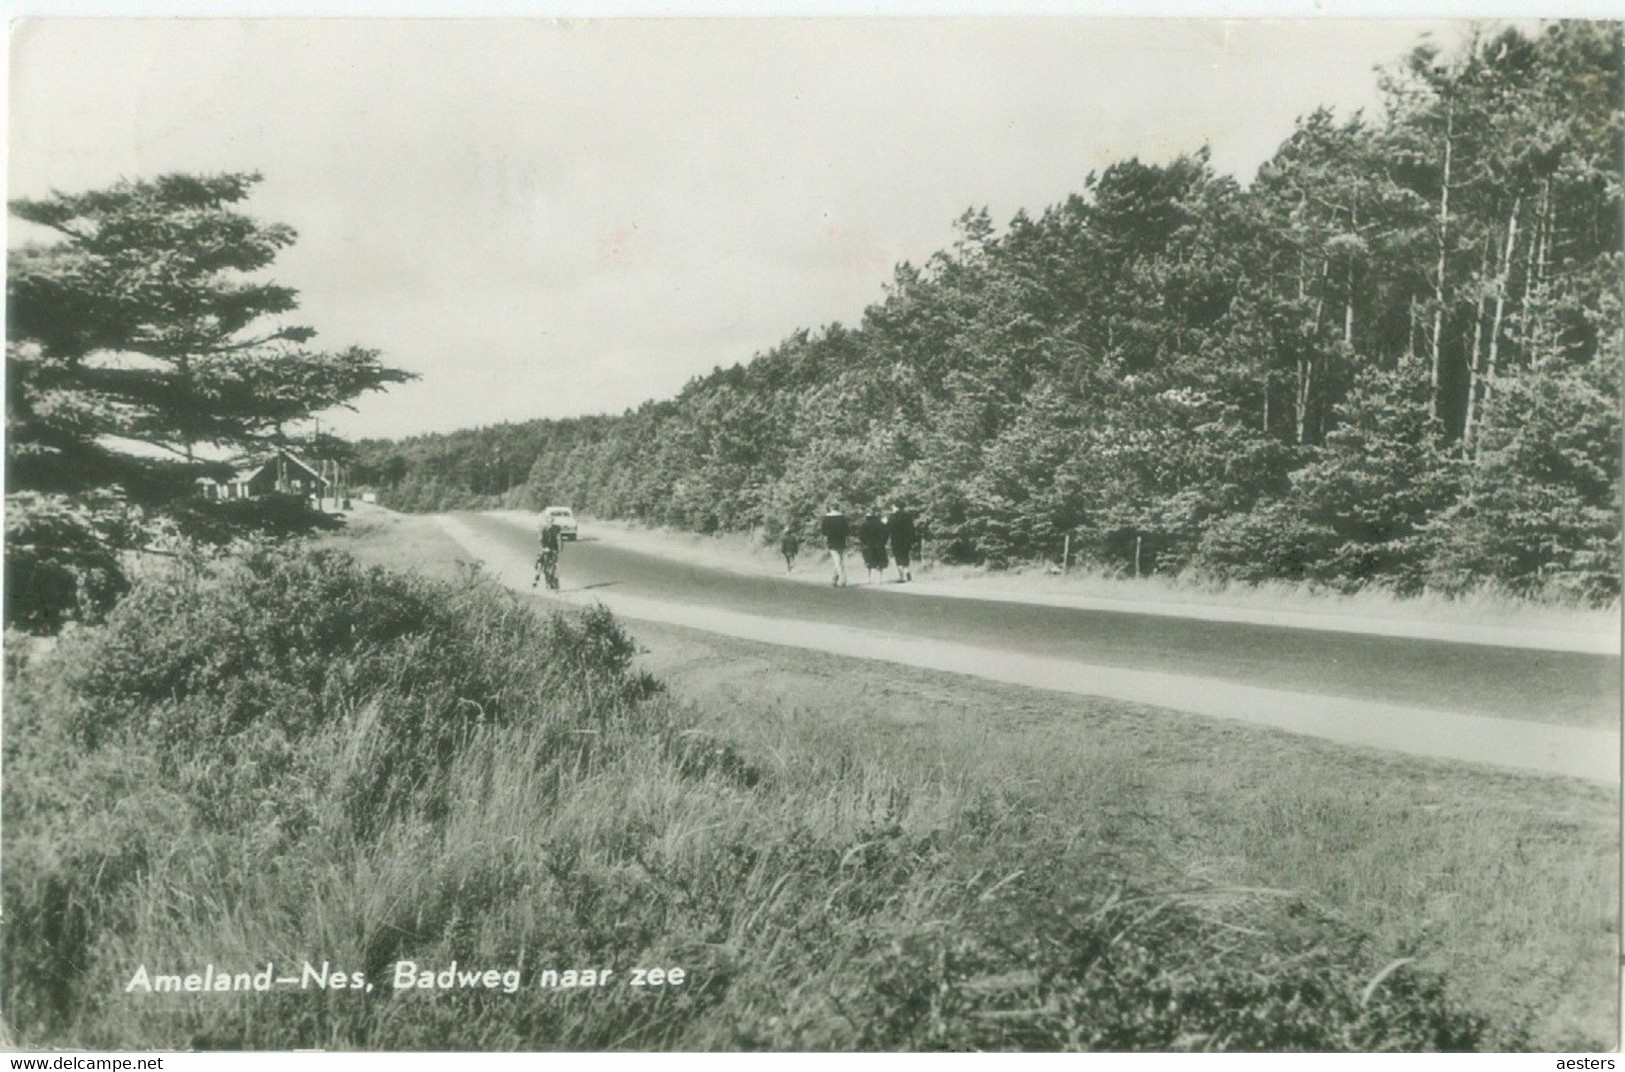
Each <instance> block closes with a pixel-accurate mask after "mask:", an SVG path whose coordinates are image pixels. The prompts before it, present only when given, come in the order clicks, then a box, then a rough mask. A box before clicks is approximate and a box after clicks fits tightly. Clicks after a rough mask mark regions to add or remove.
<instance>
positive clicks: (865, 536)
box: [858, 506, 886, 584]
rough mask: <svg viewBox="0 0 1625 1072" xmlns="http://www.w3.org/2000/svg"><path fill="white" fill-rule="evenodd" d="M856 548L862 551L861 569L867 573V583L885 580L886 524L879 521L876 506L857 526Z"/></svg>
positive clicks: (878, 508)
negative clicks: (877, 579) (877, 578)
mask: <svg viewBox="0 0 1625 1072" xmlns="http://www.w3.org/2000/svg"><path fill="white" fill-rule="evenodd" d="M858 546H859V547H860V548H862V549H863V568H864V569H866V570H868V571H869V583H870V584H875V583H876V576H877V575H878V577H879V580H880V581H885V579H886V523H885V522H884V521H882V520H881V519H880V507H878V506H876V507H874V508H873V509H871V510H870V511H869V513H868V514H867V515H866V516H865V517H864V519H863V522H862V523H861V524H860V525H858Z"/></svg>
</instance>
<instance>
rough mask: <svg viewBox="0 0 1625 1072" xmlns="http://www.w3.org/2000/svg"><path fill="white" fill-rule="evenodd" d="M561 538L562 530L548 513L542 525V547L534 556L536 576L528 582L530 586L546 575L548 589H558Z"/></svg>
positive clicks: (534, 585)
mask: <svg viewBox="0 0 1625 1072" xmlns="http://www.w3.org/2000/svg"><path fill="white" fill-rule="evenodd" d="M562 540H563V530H562V529H560V528H559V523H558V521H556V520H555V519H554V518H553V517H552V515H548V518H547V521H546V523H544V524H543V525H542V549H541V553H540V554H538V555H537V556H536V576H535V577H534V578H532V579H531V582H530V586H531V587H532V588H535V587H536V585H537V583H538V582H540V581H541V579H542V578H543V577H546V578H547V587H548V590H549V591H553V592H557V591H558V590H559V546H560V544H561V542H562Z"/></svg>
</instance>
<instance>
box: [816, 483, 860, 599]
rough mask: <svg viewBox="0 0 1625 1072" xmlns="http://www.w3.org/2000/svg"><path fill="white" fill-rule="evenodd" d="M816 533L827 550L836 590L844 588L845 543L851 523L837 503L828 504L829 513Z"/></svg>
mask: <svg viewBox="0 0 1625 1072" xmlns="http://www.w3.org/2000/svg"><path fill="white" fill-rule="evenodd" d="M818 531H819V532H820V533H822V534H823V536H824V546H825V547H827V548H829V560H830V565H831V566H833V567H834V569H835V579H834V584H835V587H837V588H844V587H845V586H846V541H847V539H848V538H849V537H850V536H851V535H852V522H850V521H848V520H847V518H846V515H845V514H843V513H841V507H840V504H838V503H830V504H829V511H828V512H827V513H826V514H824V516H823V518H822V519H821V520H820V521H819V522H818Z"/></svg>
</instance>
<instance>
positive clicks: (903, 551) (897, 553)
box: [886, 503, 916, 584]
mask: <svg viewBox="0 0 1625 1072" xmlns="http://www.w3.org/2000/svg"><path fill="white" fill-rule="evenodd" d="M886 530H887V532H888V534H889V535H890V536H891V557H892V561H893V562H895V563H897V583H898V584H902V583H903V582H904V581H912V580H913V579H914V570H913V569H912V568H911V563H912V562H913V561H914V543H915V539H916V537H915V534H914V515H913V514H912V513H910V512H909V511H907V510H905V509H903V504H902V503H894V504H893V505H892V508H891V516H889V517H888V518H887V519H886Z"/></svg>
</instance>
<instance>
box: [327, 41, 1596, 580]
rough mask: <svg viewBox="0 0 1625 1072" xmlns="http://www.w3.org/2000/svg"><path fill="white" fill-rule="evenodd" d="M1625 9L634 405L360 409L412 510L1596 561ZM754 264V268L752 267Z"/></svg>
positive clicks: (1225, 572) (1304, 127) (1302, 131)
mask: <svg viewBox="0 0 1625 1072" xmlns="http://www.w3.org/2000/svg"><path fill="white" fill-rule="evenodd" d="M1622 62H1625V56H1622V48H1621V30H1620V26H1619V25H1618V24H1612V23H1583V22H1570V23H1561V24H1555V25H1552V26H1549V27H1547V28H1545V29H1544V30H1542V31H1541V32H1540V33H1539V34H1538V35H1537V36H1534V37H1530V36H1527V35H1525V34H1523V33H1521V32H1519V31H1516V30H1511V29H1508V30H1505V31H1502V32H1499V33H1496V34H1494V35H1485V36H1481V37H1479V38H1477V39H1475V40H1473V41H1471V42H1470V43H1468V44H1467V45H1465V46H1464V47H1463V48H1462V49H1460V50H1459V51H1458V52H1456V53H1454V54H1442V53H1440V52H1439V51H1438V50H1437V49H1436V48H1435V47H1433V46H1431V45H1424V46H1421V47H1418V48H1417V49H1415V50H1414V51H1413V52H1412V53H1411V54H1410V55H1408V56H1407V57H1405V58H1404V59H1403V60H1402V61H1401V62H1399V63H1397V64H1395V65H1394V66H1393V67H1392V68H1391V69H1389V70H1387V71H1385V72H1384V73H1383V75H1382V76H1381V77H1382V93H1383V101H1384V106H1383V109H1382V114H1381V115H1380V116H1376V117H1368V116H1356V117H1354V118H1351V119H1340V118H1337V117H1334V116H1333V115H1332V114H1331V113H1330V112H1328V111H1325V110H1321V111H1317V112H1315V113H1313V114H1311V115H1309V116H1307V117H1305V118H1303V119H1301V120H1300V121H1299V122H1298V124H1297V126H1296V129H1295V130H1294V131H1293V132H1292V134H1291V136H1290V137H1289V138H1287V140H1286V141H1285V142H1284V143H1283V144H1282V145H1281V147H1280V148H1279V150H1278V151H1277V152H1276V154H1275V155H1274V157H1273V158H1272V159H1271V160H1270V161H1269V162H1268V163H1266V164H1265V165H1264V166H1263V167H1262V168H1261V169H1260V171H1259V173H1258V175H1257V177H1256V179H1255V180H1254V181H1253V183H1252V184H1251V185H1250V186H1247V187H1245V188H1243V187H1242V186H1241V185H1239V184H1238V183H1237V182H1236V181H1235V180H1233V179H1231V178H1229V177H1226V176H1222V175H1218V174H1215V172H1214V171H1213V169H1212V167H1211V166H1210V163H1209V159H1208V155H1207V153H1206V152H1205V151H1202V152H1197V153H1194V154H1191V155H1187V156H1183V157H1180V158H1178V159H1176V160H1174V161H1173V162H1171V163H1168V164H1165V165H1153V164H1146V163H1143V162H1141V161H1139V160H1129V161H1126V162H1123V163H1118V164H1115V165H1113V166H1111V167H1109V168H1107V169H1106V170H1105V171H1104V172H1103V173H1101V174H1099V175H1093V174H1091V175H1090V176H1089V177H1088V178H1087V179H1086V180H1085V182H1084V192H1083V193H1081V194H1078V195H1074V196H1072V197H1070V198H1068V199H1067V200H1066V201H1065V202H1064V203H1062V204H1058V205H1054V206H1052V207H1050V208H1048V209H1046V210H1044V211H1043V212H1042V213H1040V214H1039V215H1037V216H1029V215H1028V214H1026V213H1025V212H1022V213H1018V214H1017V215H1016V216H1015V218H1014V219H1012V220H1011V221H1010V222H1009V224H1008V226H1007V227H1005V228H1004V229H1003V231H1002V232H1000V231H999V230H998V229H997V228H996V227H995V226H994V224H993V222H992V221H991V220H990V219H989V216H988V214H987V212H986V211H985V210H983V211H970V212H967V213H965V214H964V216H962V217H961V218H960V220H959V221H958V239H957V241H956V242H955V243H954V245H953V247H952V248H951V249H949V250H946V251H943V252H940V253H938V254H936V255H935V256H933V257H932V258H931V259H930V260H929V261H928V262H926V263H925V264H924V265H923V266H913V265H909V264H903V265H900V266H898V268H897V269H896V273H895V278H894V279H893V281H892V282H891V283H890V284H889V285H888V286H887V287H886V288H885V294H884V296H883V297H882V298H881V300H879V301H878V302H877V303H876V304H874V305H872V306H870V307H869V308H868V309H867V310H866V311H865V312H864V315H863V320H862V323H861V324H860V325H859V326H857V327H847V326H843V325H841V324H831V325H829V326H827V327H824V328H822V329H820V330H816V331H806V330H803V331H798V332H796V333H795V334H793V335H791V336H790V337H789V338H786V339H784V340H783V341H782V342H780V343H779V344H778V345H777V346H775V347H773V348H772V349H771V350H769V351H768V352H766V353H764V354H761V355H759V356H758V357H757V358H756V359H755V360H753V361H751V362H750V363H749V364H748V365H745V366H735V367H733V368H728V369H718V370H716V371H714V372H713V373H712V374H711V375H709V376H705V377H702V378H700V379H697V380H695V381H693V382H691V383H690V384H689V385H688V386H687V387H686V388H685V389H684V390H683V391H682V392H681V394H679V395H678V397H677V398H675V399H672V400H669V401H661V402H651V403H648V404H646V405H644V406H642V407H640V408H639V409H637V410H635V411H630V412H628V413H626V414H624V415H622V416H619V417H588V418H581V419H575V420H561V421H536V422H531V423H527V424H518V425H502V426H498V427H492V428H483V429H478V430H472V431H465V432H458V433H454V434H451V435H442V436H427V437H421V438H414V439H407V440H403V441H398V442H381V441H372V442H367V443H364V444H361V464H360V467H359V475H360V477H361V478H362V479H363V480H365V481H370V482H372V483H374V484H376V485H377V486H378V487H379V488H380V489H382V492H383V496H382V497H383V501H384V502H385V503H387V504H389V505H392V506H394V507H396V508H399V509H404V510H439V509H446V508H455V507H469V506H486V505H497V504H502V505H509V506H518V507H532V508H534V507H539V506H542V505H545V504H548V503H566V504H569V505H571V506H573V507H575V508H576V509H577V510H586V511H590V512H592V513H594V514H598V515H601V516H606V517H621V518H635V519H639V520H643V521H648V522H656V523H661V524H666V525H673V526H679V527H683V528H688V529H693V530H696V531H699V532H713V531H718V530H745V529H751V528H757V527H760V528H765V529H777V528H778V527H779V526H782V525H784V524H786V523H792V524H796V525H799V526H803V527H804V528H806V529H808V530H809V531H810V529H811V527H812V525H813V523H814V520H815V517H816V515H817V514H818V513H819V512H820V510H821V509H822V507H823V505H824V504H825V503H826V502H828V501H829V500H831V499H838V500H839V501H840V502H841V503H843V504H844V505H846V506H847V507H848V509H851V508H852V507H853V506H857V507H862V506H864V505H866V504H868V503H870V502H873V501H875V500H877V499H885V500H887V501H890V500H892V499H895V498H899V497H900V498H902V499H904V500H906V501H908V502H910V503H912V504H913V505H915V506H916V507H917V509H918V510H919V512H920V514H921V516H922V520H923V522H924V524H925V525H926V526H927V527H928V529H929V530H930V532H931V533H932V534H933V536H934V537H935V543H936V546H937V549H938V552H939V553H940V554H942V555H943V556H945V557H948V558H952V559H957V560H965V561H986V562H989V563H991V564H994V565H1000V564H1004V563H1009V562H1012V561H1018V560H1024V559H1035V558H1036V559H1052V560H1053V559H1054V558H1056V557H1057V556H1058V555H1059V553H1060V550H1061V547H1062V543H1063V539H1064V538H1065V537H1066V536H1067V535H1068V534H1070V535H1071V537H1072V546H1073V548H1074V550H1075V551H1076V552H1078V553H1080V554H1081V555H1082V556H1084V557H1086V558H1088V559H1092V560H1094V561H1096V562H1098V563H1102V564H1105V565H1108V566H1111V565H1117V566H1121V567H1123V568H1125V569H1127V568H1131V567H1130V563H1132V562H1133V560H1134V554H1135V548H1136V545H1137V544H1138V545H1139V547H1140V549H1141V553H1142V561H1143V567H1144V568H1146V569H1152V568H1154V569H1156V570H1158V571H1159V572H1168V571H1173V570H1183V569H1195V570H1198V571H1202V572H1205V573H1210V574H1213V575H1216V576H1221V577H1233V578H1240V579H1250V580H1264V579H1275V578H1279V579H1302V580H1311V581H1317V582H1321V583H1326V584H1330V585H1333V586H1336V587H1339V588H1347V589H1352V588H1357V587H1360V586H1362V585H1365V584H1368V583H1379V584H1383V585H1386V586H1390V587H1393V588H1395V589H1398V590H1401V591H1416V590H1418V589H1420V588H1423V587H1429V588H1433V589H1436V590H1444V591H1453V590H1460V589H1462V588H1465V587H1470V586H1474V585H1478V584H1482V583H1495V584H1499V585H1502V586H1505V587H1508V588H1511V589H1513V590H1515V591H1520V592H1526V593H1530V594H1536V593H1539V594H1568V595H1574V596H1580V597H1584V598H1588V599H1607V598H1610V597H1613V596H1615V595H1617V594H1618V590H1619V556H1620V514H1619V508H1620V397H1619V382H1620V380H1619V377H1620V371H1621V363H1620V357H1621V353H1622V349H1625V346H1622V319H1621V301H1620V286H1621V278H1622V268H1625V259H1622V248H1625V235H1622V226H1621V220H1622V204H1625V202H1622V187H1625V175H1622V169H1621V145H1622V141H1621V133H1622V125H1625V124H1622V104H1621V69H1622ZM746 297H747V296H745V295H741V298H742V300H743V299H745V298H746Z"/></svg>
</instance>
